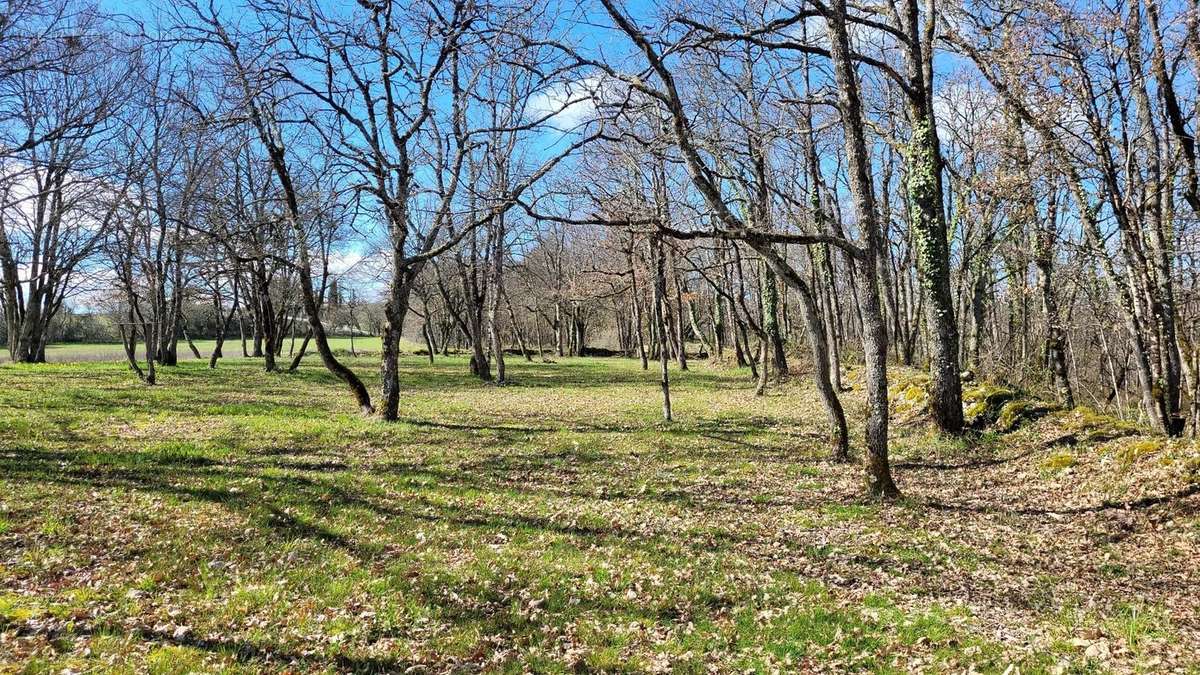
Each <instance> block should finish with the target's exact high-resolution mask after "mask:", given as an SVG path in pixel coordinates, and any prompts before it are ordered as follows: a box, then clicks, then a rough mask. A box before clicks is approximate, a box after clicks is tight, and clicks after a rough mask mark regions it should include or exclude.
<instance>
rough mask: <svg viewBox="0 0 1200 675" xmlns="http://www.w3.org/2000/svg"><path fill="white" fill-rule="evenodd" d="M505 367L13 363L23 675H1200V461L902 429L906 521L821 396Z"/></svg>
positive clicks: (2, 549)
mask: <svg viewBox="0 0 1200 675" xmlns="http://www.w3.org/2000/svg"><path fill="white" fill-rule="evenodd" d="M352 363H353V365H354V367H355V368H356V369H357V370H358V371H359V372H360V373H362V374H363V376H364V377H366V378H368V379H369V380H371V381H372V383H374V379H373V378H374V377H375V373H376V370H377V367H378V366H377V362H376V361H375V360H373V359H367V358H362V359H358V360H356V361H352ZM509 367H510V372H511V375H512V377H513V378H514V380H515V383H514V384H513V385H511V386H507V387H503V388H498V387H493V386H485V385H481V384H478V383H477V382H475V381H473V380H471V379H470V378H469V376H467V375H466V371H467V367H466V362H465V360H464V359H462V358H458V357H455V358H449V359H439V361H438V363H437V364H436V365H434V366H430V365H429V364H428V363H427V362H426V361H425V360H424V359H422V358H420V357H414V356H410V357H406V358H405V360H404V363H403V371H402V372H403V384H404V392H405V394H404V398H403V401H402V408H401V412H402V415H403V417H404V420H405V421H404V422H402V423H398V424H394V425H390V426H389V425H384V424H382V423H380V422H377V421H374V420H371V419H366V418H363V417H360V416H359V415H357V414H355V413H354V406H353V404H352V402H351V401H350V400H349V399H348V397H347V395H346V394H345V392H344V391H343V390H342V389H341V387H340V386H339V384H338V383H337V382H335V381H333V380H331V378H330V377H329V376H328V375H327V374H325V373H324V372H323V371H322V370H320V368H319V364H317V362H316V361H315V359H311V360H310V361H309V363H307V364H306V366H305V367H304V368H302V369H301V371H300V372H298V373H296V374H292V375H282V374H266V373H262V372H260V369H259V365H258V364H257V363H256V362H253V361H250V360H242V359H230V360H227V361H224V362H222V364H221V365H220V367H219V368H218V369H217V370H216V371H209V370H207V368H205V367H204V364H202V363H200V362H195V361H192V362H187V363H183V364H181V365H180V366H179V367H177V368H170V369H164V371H163V374H162V379H161V384H160V385H159V386H155V387H151V388H148V387H145V386H143V385H140V384H138V383H137V382H136V381H135V380H134V378H133V377H132V376H131V374H130V373H129V372H128V371H127V370H126V369H124V368H123V367H122V366H121V365H120V364H117V363H82V364H49V365H40V366H22V365H13V364H6V365H4V366H0V672H48V673H49V672H52V673H60V672H145V671H149V672H152V673H187V672H245V673H254V672H264V671H268V672H346V671H366V672H370V671H376V672H392V671H400V672H404V671H409V669H412V670H411V671H410V672H477V671H495V672H695V673H702V672H746V671H750V672H764V673H765V672H795V671H808V672H811V671H828V672H844V671H847V670H862V671H877V672H903V671H931V672H963V671H967V670H969V669H972V668H973V669H975V670H979V671H986V672H1005V671H1006V669H1007V668H1009V667H1010V666H1013V665H1015V666H1017V667H1019V669H1020V672H1026V673H1028V672H1080V673H1082V672H1106V671H1110V670H1111V671H1118V672H1134V671H1139V672H1160V671H1164V670H1170V669H1178V670H1180V671H1189V670H1190V671H1191V672H1198V661H1197V660H1196V659H1197V657H1196V656H1195V653H1194V651H1195V647H1196V646H1197V645H1198V644H1200V620H1198V618H1197V614H1196V612H1197V608H1198V606H1200V599H1198V598H1197V596H1196V589H1197V588H1200V578H1198V577H1200V573H1198V570H1197V567H1198V566H1197V564H1196V561H1197V560H1198V559H1200V517H1198V516H1197V511H1196V508H1197V503H1198V502H1197V499H1198V497H1197V496H1196V495H1195V490H1193V489H1192V488H1193V486H1194V483H1193V482H1192V481H1193V480H1194V478H1195V471H1196V467H1197V466H1200V460H1198V459H1197V457H1198V455H1197V451H1196V448H1195V446H1194V445H1192V444H1190V443H1186V442H1182V441H1179V442H1170V443H1164V442H1162V441H1160V440H1157V439H1148V438H1145V437H1141V436H1129V435H1127V434H1123V433H1122V434H1107V436H1118V437H1116V438H1110V439H1109V440H1092V439H1099V438H1103V437H1105V436H1106V434H1091V433H1088V431H1089V430H1091V429H1093V428H1099V426H1098V425H1102V422H1100V421H1097V419H1094V417H1095V416H1089V415H1088V414H1087V413H1086V412H1081V413H1071V414H1063V415H1057V416H1051V417H1050V418H1047V419H1044V420H1042V421H1041V422H1039V423H1037V424H1035V425H1032V426H1029V427H1026V428H1024V429H1022V430H1020V431H1017V432H1015V433H1012V434H1009V435H1005V436H997V435H992V434H984V435H983V436H980V437H978V438H975V439H973V440H970V441H961V440H948V439H944V438H939V437H937V436H936V435H933V434H932V433H930V432H929V431H927V430H926V428H925V427H924V426H923V425H921V424H915V423H914V424H908V425H902V424H898V425H897V428H896V429H895V434H894V436H895V437H894V441H893V447H894V448H895V454H896V456H897V464H898V466H897V478H898V480H899V482H900V485H901V488H902V489H903V490H904V491H905V493H906V495H907V497H906V499H905V500H904V501H902V502H901V503H898V504H891V505H881V504H878V503H873V502H868V501H864V500H863V499H862V498H861V482H860V469H859V468H858V467H857V466H845V465H835V464H830V463H827V462H826V461H825V459H824V457H825V455H826V454H827V452H828V450H829V443H828V440H827V439H826V438H825V436H824V432H823V428H822V427H823V419H824V418H823V416H822V415H821V414H820V412H819V407H818V406H817V405H816V400H815V395H814V393H813V391H812V390H811V388H810V387H809V386H808V385H807V383H806V379H805V378H803V377H796V378H795V379H794V380H793V381H792V382H790V383H787V384H785V385H783V386H781V387H776V388H773V389H772V390H771V391H770V392H769V395H768V396H766V397H765V398H756V397H754V396H753V385H752V383H750V382H749V381H748V377H747V375H746V374H745V373H744V372H739V371H734V370H728V369H722V368H717V367H710V366H706V365H705V364H703V363H697V364H694V365H693V370H692V371H690V372H688V373H680V374H677V375H676V379H675V383H676V384H675V387H676V388H675V391H674V394H675V406H676V414H677V417H678V421H676V422H675V423H672V424H670V425H665V424H663V423H662V422H661V421H660V420H659V419H658V415H659V400H658V396H657V392H656V385H655V382H654V377H653V374H648V373H644V372H642V371H641V370H640V369H638V367H637V365H636V364H635V363H633V362H630V361H625V360H619V359H563V360H559V362H557V363H545V364H543V363H537V364H528V363H525V362H524V361H521V360H519V359H511V360H510V366H509ZM849 381H851V382H854V377H853V374H852V375H851V376H850V378H849ZM847 400H848V402H849V404H850V406H849V407H850V410H851V414H852V418H853V419H855V420H858V419H861V404H860V403H859V401H858V397H857V393H855V392H851V393H848V394H847ZM1064 430H1068V431H1070V432H1071V433H1072V438H1073V439H1076V438H1077V439H1080V442H1079V443H1078V444H1076V445H1074V446H1067V445H1064V444H1062V443H1058V444H1051V443H1047V442H1046V441H1047V439H1052V438H1056V437H1061V434H1062V433H1063V431H1064ZM858 436H859V434H858V432H856V433H855V439H856V440H857V439H858ZM1171 495H1178V496H1177V497H1175V498H1169V499H1159V498H1161V497H1167V496H1171ZM1139 500H1140V501H1139ZM1122 502H1126V503H1132V506H1130V507H1129V508H1122V507H1120V506H1119V504H1120V503H1122ZM414 667H415V668H414ZM1008 672H1012V671H1008Z"/></svg>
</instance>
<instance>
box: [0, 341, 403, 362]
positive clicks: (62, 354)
mask: <svg viewBox="0 0 1200 675" xmlns="http://www.w3.org/2000/svg"><path fill="white" fill-rule="evenodd" d="M195 342H196V348H197V349H199V350H200V354H201V355H202V356H203V357H204V358H206V359H207V358H208V357H209V355H210V354H212V350H213V347H214V346H215V345H216V341H215V340H196V341H195ZM300 342H301V339H300V338H297V339H296V349H299V348H300ZM329 344H330V345H331V346H332V347H333V348H334V349H335V350H345V351H350V338H348V337H335V338H330V340H329ZM290 346H291V339H290V338H289V339H288V340H287V341H285V342H284V343H283V353H284V355H285V356H287V355H288V354H289V351H288V349H289V347H290ZM354 347H355V349H356V350H359V351H364V350H365V351H379V338H378V337H356V338H354ZM401 348H402V349H403V350H404V351H406V352H413V351H416V350H418V349H423V348H424V346H423V345H420V344H418V343H416V342H409V341H407V340H405V341H404V342H402V343H401ZM310 351H312V350H310ZM224 352H225V356H226V357H227V358H237V357H241V355H242V347H241V344H240V343H239V341H238V340H226V341H225V348H224ZM124 358H125V351H124V348H122V347H121V345H120V343H116V342H113V343H104V342H77V343H76V342H73V343H67V344H56V345H50V346H48V347H46V360H47V361H50V362H51V363H78V362H83V361H120V360H123V359H124ZM179 358H180V360H190V359H193V358H195V357H194V356H192V351H191V350H190V349H188V346H187V343H186V342H183V341H181V342H180V343H179ZM8 360H9V358H8V351H7V350H5V349H2V348H0V363H4V362H7V361H8Z"/></svg>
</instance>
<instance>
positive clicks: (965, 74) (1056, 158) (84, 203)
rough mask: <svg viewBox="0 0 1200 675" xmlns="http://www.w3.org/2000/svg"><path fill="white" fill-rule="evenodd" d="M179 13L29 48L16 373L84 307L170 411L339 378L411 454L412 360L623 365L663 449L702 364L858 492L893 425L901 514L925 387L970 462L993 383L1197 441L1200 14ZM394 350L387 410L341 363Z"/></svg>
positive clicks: (1041, 6)
mask: <svg viewBox="0 0 1200 675" xmlns="http://www.w3.org/2000/svg"><path fill="white" fill-rule="evenodd" d="M154 11H155V12H157V13H155V14H153V15H149V16H137V17H130V16H118V15H113V14H105V13H104V12H102V11H101V10H100V9H99V8H98V7H97V6H95V5H92V4H88V3H86V2H82V1H80V0H14V1H13V2H9V3H8V4H7V6H6V8H5V10H4V16H3V21H0V133H2V134H3V137H2V138H0V164H2V168H0V206H2V209H3V213H2V217H0V273H2V279H3V284H2V289H0V290H2V291H3V293H2V295H0V297H2V300H3V302H2V306H3V310H4V316H5V322H6V324H5V336H6V344H7V346H8V349H9V351H10V353H11V355H12V357H13V359H14V360H18V361H30V362H36V361H40V360H44V356H45V354H44V352H45V345H46V344H47V342H48V341H49V340H51V339H54V338H55V336H56V335H58V333H56V332H55V330H54V329H53V328H52V326H54V325H55V323H54V322H55V317H56V316H61V315H62V312H63V311H64V307H67V306H70V305H76V306H79V307H88V308H90V309H91V310H94V311H100V312H103V313H105V314H106V316H108V317H110V320H111V325H112V326H114V327H115V328H116V330H117V333H118V336H119V338H120V340H121V341H122V342H123V343H124V344H125V345H126V353H127V356H128V361H129V364H130V368H131V369H132V370H133V371H134V372H135V373H136V374H137V375H138V376H139V377H141V378H142V379H144V380H145V381H146V382H148V383H153V382H154V381H155V372H156V368H159V367H161V366H164V365H166V366H169V365H171V364H173V363H174V362H175V361H176V359H177V355H178V352H179V349H180V344H181V343H182V344H184V345H186V344H187V343H188V342H189V341H190V339H192V338H194V337H195V334H196V332H197V331H199V330H201V329H200V328H198V325H199V323H203V325H204V328H203V330H204V331H205V333H204V334H205V335H213V336H214V337H216V338H217V340H218V341H217V346H216V349H215V350H214V351H213V352H212V353H211V354H209V358H210V365H212V366H213V367H216V366H217V364H218V361H219V358H220V356H221V353H222V349H223V344H222V339H223V338H228V337H229V336H232V335H238V336H242V335H248V336H249V340H250V341H251V342H252V343H253V344H254V345H255V346H254V348H253V349H252V350H248V351H250V352H252V353H253V354H255V355H261V358H262V359H263V363H264V367H265V368H266V369H267V370H286V369H289V368H290V369H294V368H296V367H297V366H298V365H299V363H300V359H301V358H303V356H304V354H306V353H307V352H310V351H312V352H316V354H317V356H318V357H319V358H320V359H321V361H322V363H323V365H324V366H325V367H326V368H327V369H328V370H329V371H330V372H331V373H332V374H334V375H335V376H336V377H337V378H339V379H340V380H341V381H342V382H343V383H344V384H345V386H346V388H347V390H348V391H349V392H350V394H351V395H352V396H353V398H354V400H355V402H356V405H357V406H358V407H359V408H361V409H362V410H363V411H364V412H368V413H377V414H378V415H379V416H380V417H381V418H382V419H385V420H394V419H396V418H397V417H398V414H399V413H398V410H399V401H400V397H401V393H402V392H401V391H400V379H399V361H398V355H399V353H400V340H401V337H402V336H406V337H408V338H410V339H414V340H417V341H419V342H423V343H424V345H425V351H427V352H428V355H429V358H431V359H432V358H435V357H436V355H437V354H439V353H445V352H447V351H448V350H451V349H461V350H464V351H467V352H469V353H470V355H471V358H470V368H471V371H472V372H473V373H474V374H475V375H476V376H478V377H479V378H480V379H481V380H486V381H495V382H497V383H501V384H502V383H504V382H506V381H507V379H508V374H507V372H506V369H505V357H506V354H507V355H509V356H510V357H511V356H512V355H520V356H522V357H523V358H528V359H534V358H539V357H543V358H546V357H549V356H550V355H564V356H566V355H573V354H583V353H588V352H589V350H590V349H595V348H596V347H612V348H615V349H616V350H617V351H618V352H620V353H623V354H625V355H627V356H630V357H633V358H638V359H640V361H641V363H642V365H643V367H645V368H647V369H649V368H650V367H651V364H652V363H653V364H654V367H655V369H656V371H657V372H658V374H659V377H660V380H661V388H662V393H663V413H664V417H666V418H667V419H670V418H671V417H672V411H671V406H670V372H671V371H672V370H673V369H686V368H687V367H688V359H689V358H718V359H725V360H727V361H728V362H729V363H730V364H731V365H736V366H741V367H745V368H747V371H748V375H749V376H750V377H752V378H754V381H755V383H756V388H757V390H758V391H759V392H760V393H762V392H765V391H766V390H767V388H768V387H769V386H770V384H771V382H772V380H773V378H776V377H782V376H784V375H786V374H787V373H788V372H789V370H790V369H793V366H795V363H793V362H798V363H801V364H802V365H801V366H800V368H802V369H803V370H805V371H808V372H810V373H811V376H812V377H813V378H814V381H815V383H816V385H817V389H818V391H819V392H820V394H821V397H822V400H823V401H824V403H825V409H826V414H827V415H828V420H829V425H830V430H831V436H832V437H833V438H834V439H835V443H834V452H833V457H834V458H835V459H839V460H842V459H846V458H847V457H849V456H850V451H851V445H852V444H851V438H850V435H849V433H848V429H849V425H848V424H847V421H846V413H845V410H844V407H843V404H842V397H843V394H844V392H845V391H846V390H847V388H848V387H850V386H851V385H853V386H854V387H856V388H859V389H860V390H862V391H863V393H864V394H865V399H866V403H867V419H866V425H865V434H864V438H863V440H862V448H863V450H864V457H865V463H866V465H867V478H868V486H869V490H870V491H871V492H872V493H873V494H877V495H883V496H894V495H895V494H897V493H898V491H897V489H896V486H895V484H894V481H893V480H892V477H891V473H890V469H889V462H888V427H889V401H888V383H889V374H888V368H889V364H896V363H899V364H905V365H909V366H915V367H919V368H922V369H925V370H927V371H928V373H929V379H930V385H929V410H930V416H931V419H932V421H933V423H934V424H935V425H936V426H937V427H938V428H939V429H940V430H941V431H943V432H945V433H948V434H961V433H964V432H965V431H966V429H965V422H964V415H963V393H962V392H963V382H964V379H970V378H979V379H982V378H989V379H996V380H1003V381H1006V382H1008V383H1011V384H1014V385H1017V386H1020V387H1025V388H1029V389H1037V390H1040V391H1041V392H1042V394H1043V395H1044V396H1047V397H1051V398H1055V399H1057V401H1058V403H1059V404H1060V405H1062V406H1066V407H1070V406H1074V405H1077V404H1088V405H1092V406H1096V407H1100V408H1108V409H1111V410H1113V411H1116V412H1117V413H1119V414H1121V415H1125V416H1131V417H1136V418H1139V419H1141V420H1142V421H1144V422H1145V423H1147V424H1149V425H1151V426H1153V427H1155V428H1156V429H1158V430H1160V431H1162V432H1164V433H1168V434H1174V435H1177V434H1182V433H1185V432H1188V431H1190V432H1191V433H1196V432H1197V430H1198V428H1200V349H1198V348H1197V345H1196V330H1197V323H1198V321H1200V312H1198V309H1200V308H1198V307H1197V298H1196V293H1195V290H1196V285H1197V275H1196V265H1195V261H1194V254H1195V252H1194V247H1193V242H1194V240H1195V232H1196V223H1197V219H1198V218H1200V197H1197V194H1198V188H1197V184H1198V179H1197V168H1196V164H1197V149H1196V144H1195V137H1194V135H1195V128H1196V112H1197V88H1196V82H1197V73H1198V72H1200V48H1198V47H1197V45H1200V33H1198V28H1197V23H1198V20H1200V19H1198V16H1197V9H1196V7H1195V5H1194V3H1193V4H1187V3H1159V2H1152V1H1151V0H1122V1H1121V2H1117V3H1115V4H1113V3H1108V4H1100V3H1082V4H1080V3H1068V2H1063V1H1061V0H1037V1H1035V2H1019V3H1018V2H1011V3H1009V2H1000V3H999V4H997V3H978V2H974V1H973V0H955V1H949V0H925V1H918V0H900V1H898V2H893V3H887V4H885V5H878V6H876V5H870V6H860V5H855V4H851V3H847V2H846V1H845V0H801V1H799V2H795V3H773V2H772V3H768V2H751V3H749V4H747V3H745V2H732V1H728V2H726V1H725V0H710V1H709V2H705V3H698V4H697V3H676V2H667V3H658V4H657V5H656V6H655V7H652V8H651V7H640V6H638V7H634V6H626V5H625V4H623V3H619V2H616V1H615V0H594V2H584V3H575V2H570V3H564V2H558V1H556V0H545V1H544V2H535V3H529V2H504V1H501V2H490V3H483V2H477V1H473V0H471V1H469V0H420V1H419V2H408V3H399V2H390V1H388V0H379V1H367V2H359V3H347V4H346V5H345V6H341V5H334V4H328V3H307V4H304V3H302V4H297V3H292V2H286V1H284V0H259V1H257V2H254V3H247V4H246V5H245V6H240V5H239V6H222V7H217V6H216V5H212V4H209V3H205V2H195V1H194V0H180V1H179V2H175V3H172V4H171V5H170V6H169V7H165V8H155V9H154ZM200 316H203V317H206V318H205V319H204V320H203V322H198V321H197V319H196V318H197V317H200ZM235 327H236V330H235ZM359 329H361V330H362V331H363V332H364V333H370V334H377V335H378V336H379V348H378V350H377V351H378V354H379V357H378V358H379V360H380V363H379V372H380V375H381V377H380V382H381V384H380V389H379V390H378V391H377V392H371V391H368V389H367V387H366V386H365V385H364V383H363V381H362V379H361V378H360V377H359V376H358V375H357V374H356V373H355V371H354V370H352V369H351V368H348V367H347V366H346V365H345V364H344V363H342V361H341V360H340V357H339V355H338V354H336V353H334V351H333V350H332V349H331V348H330V346H329V342H328V336H329V335H331V334H333V333H335V332H339V331H340V332H344V331H347V330H348V331H352V332H353V331H357V330H359ZM293 335H296V336H297V337H298V338H299V341H300V345H299V347H298V348H293V347H292V346H291V344H290V340H291V337H292V336H293ZM285 340H289V345H288V350H287V356H285V353H284V349H283V343H284V341H285ZM289 357H290V358H289ZM852 366H853V367H854V368H855V375H854V377H853V378H851V377H849V376H848V375H847V372H848V369H849V368H850V367H852Z"/></svg>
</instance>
